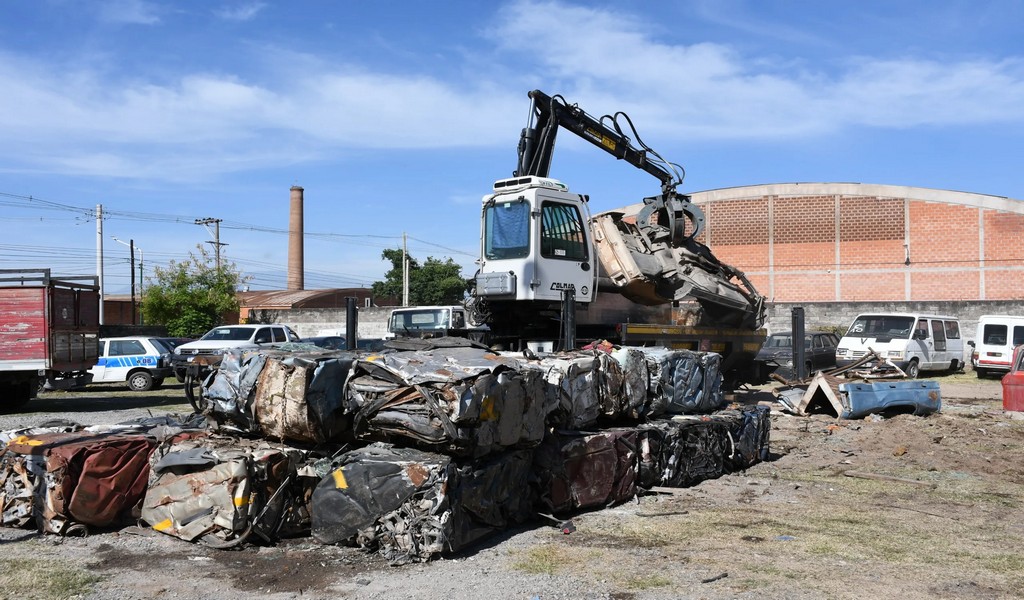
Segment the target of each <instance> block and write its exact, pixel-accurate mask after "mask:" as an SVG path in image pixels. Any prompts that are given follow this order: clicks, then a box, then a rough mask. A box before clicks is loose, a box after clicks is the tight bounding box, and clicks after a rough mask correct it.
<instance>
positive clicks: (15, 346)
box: [0, 287, 49, 369]
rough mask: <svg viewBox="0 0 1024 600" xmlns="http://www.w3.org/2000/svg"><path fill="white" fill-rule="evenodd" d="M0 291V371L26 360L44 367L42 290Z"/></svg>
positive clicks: (46, 356)
mask: <svg viewBox="0 0 1024 600" xmlns="http://www.w3.org/2000/svg"><path fill="white" fill-rule="evenodd" d="M0 290H2V291H0V368H4V365H5V364H7V365H16V364H19V363H24V362H26V361H34V362H37V363H38V366H37V368H41V369H42V368H47V366H48V365H47V358H48V356H49V353H48V352H47V349H48V347H47V336H48V335H49V330H48V328H47V323H46V288H43V287H26V288H0ZM19 368H20V367H19Z"/></svg>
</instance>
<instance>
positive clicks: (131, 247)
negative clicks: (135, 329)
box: [111, 236, 142, 325]
mask: <svg viewBox="0 0 1024 600" xmlns="http://www.w3.org/2000/svg"><path fill="white" fill-rule="evenodd" d="M111 238H112V239H113V240H114V241H115V242H117V243H119V244H124V245H125V246H128V256H129V257H130V258H129V260H130V266H129V268H128V271H129V273H131V298H132V325H136V321H135V314H136V313H135V240H128V242H127V243H125V242H124V241H123V240H119V239H117V237H115V236H111ZM139 255H140V256H141V255H142V249H141V248H140V249H139ZM141 272H142V263H141V262H140V263H139V273H141ZM140 277H141V275H140ZM139 300H142V293H141V292H140V293H139Z"/></svg>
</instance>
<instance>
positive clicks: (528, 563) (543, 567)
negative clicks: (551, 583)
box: [512, 544, 576, 575]
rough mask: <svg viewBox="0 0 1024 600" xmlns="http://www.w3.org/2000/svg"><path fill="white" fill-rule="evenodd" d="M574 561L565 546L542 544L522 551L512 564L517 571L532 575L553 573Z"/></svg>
mask: <svg viewBox="0 0 1024 600" xmlns="http://www.w3.org/2000/svg"><path fill="white" fill-rule="evenodd" d="M575 562H576V561H575V560H574V559H573V558H572V557H571V556H570V555H569V553H568V552H567V551H566V549H565V548H561V547H559V546H554V545H552V544H543V545H541V546H535V547H533V548H530V549H529V550H527V551H525V552H523V553H522V554H521V555H519V556H518V557H517V558H516V560H515V562H513V563H512V566H513V567H514V568H515V569H517V570H519V571H522V572H524V573H530V574H533V575H541V574H543V575H554V574H556V573H558V572H559V571H560V570H562V569H563V568H567V567H569V566H571V565H572V564H574V563H575Z"/></svg>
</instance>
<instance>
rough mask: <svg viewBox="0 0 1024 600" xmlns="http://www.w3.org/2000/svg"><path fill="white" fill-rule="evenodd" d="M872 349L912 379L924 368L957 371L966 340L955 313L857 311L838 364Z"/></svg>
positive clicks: (845, 363) (859, 356)
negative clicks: (954, 315)
mask: <svg viewBox="0 0 1024 600" xmlns="http://www.w3.org/2000/svg"><path fill="white" fill-rule="evenodd" d="M872 350H873V351H875V352H877V353H878V354H879V355H881V356H882V357H883V358H886V359H888V360H889V361H890V362H892V363H893V364H895V365H896V366H897V367H899V368H900V369H902V370H903V371H904V372H905V373H906V374H907V376H908V377H910V378H912V379H913V378H916V377H917V375H918V373H919V372H921V371H955V370H957V369H960V368H962V367H963V366H964V341H963V338H962V337H961V335H960V321H959V319H957V318H956V317H950V316H944V315H927V314H917V313H869V314H861V315H857V318H856V319H854V320H853V324H851V325H850V329H849V330H847V332H846V335H844V336H843V338H842V339H841V340H839V348H837V349H836V366H837V367H846V366H849V365H850V364H852V363H854V362H856V361H858V360H860V359H861V358H863V356H864V355H865V354H867V353H868V352H870V351H872Z"/></svg>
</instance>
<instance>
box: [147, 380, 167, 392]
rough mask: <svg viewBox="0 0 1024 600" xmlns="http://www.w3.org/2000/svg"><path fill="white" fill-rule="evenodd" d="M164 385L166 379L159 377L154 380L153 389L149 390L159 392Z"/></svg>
mask: <svg viewBox="0 0 1024 600" xmlns="http://www.w3.org/2000/svg"><path fill="white" fill-rule="evenodd" d="M163 384H164V378H163V377H157V378H155V379H153V387H151V388H149V389H151V390H158V389H160V387H161V386H163Z"/></svg>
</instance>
